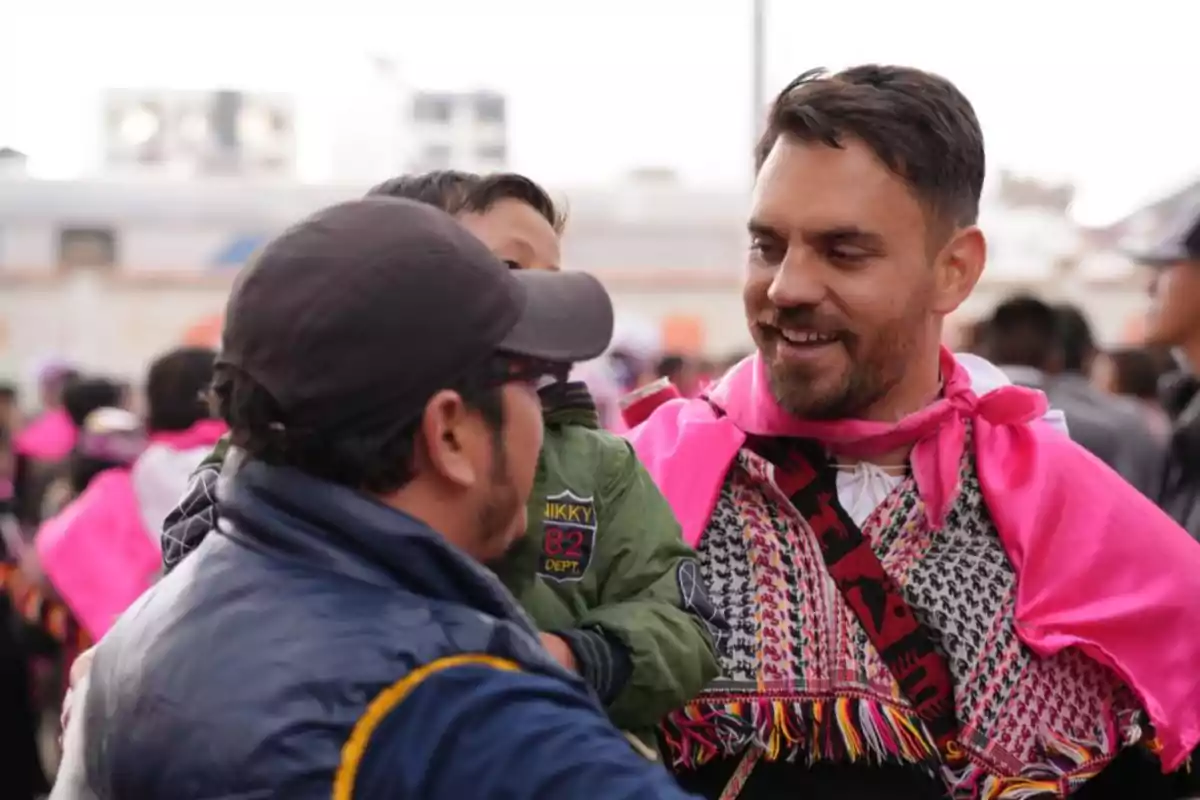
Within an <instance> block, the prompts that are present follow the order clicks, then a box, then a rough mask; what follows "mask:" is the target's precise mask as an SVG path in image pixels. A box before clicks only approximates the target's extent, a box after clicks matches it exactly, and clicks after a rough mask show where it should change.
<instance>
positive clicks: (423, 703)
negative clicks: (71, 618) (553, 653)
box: [61, 462, 683, 800]
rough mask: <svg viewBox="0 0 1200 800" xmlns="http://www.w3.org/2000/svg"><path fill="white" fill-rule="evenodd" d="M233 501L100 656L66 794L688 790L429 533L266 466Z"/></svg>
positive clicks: (151, 796)
mask: <svg viewBox="0 0 1200 800" xmlns="http://www.w3.org/2000/svg"><path fill="white" fill-rule="evenodd" d="M218 494H219V499H220V504H221V512H222V513H221V517H222V518H221V525H220V528H219V529H218V530H217V531H214V532H213V533H212V535H209V536H207V537H205V538H204V541H203V543H202V544H201V545H200V547H199V548H198V549H197V550H196V551H195V552H194V553H192V554H191V555H190V556H189V557H188V558H187V559H186V560H184V561H183V562H182V563H181V564H180V565H179V567H178V568H177V569H175V570H173V571H172V572H171V573H170V574H169V575H168V576H166V577H165V578H164V579H163V580H162V581H160V582H159V583H158V585H157V586H156V587H155V588H153V589H152V590H151V591H149V592H148V593H147V594H146V595H144V596H143V597H142V598H141V599H140V600H139V601H138V603H137V604H135V605H134V606H133V608H131V609H130V610H129V612H127V613H126V614H125V615H123V616H122V617H121V619H120V620H119V621H118V622H117V624H116V626H115V627H114V628H113V629H112V630H111V631H110V633H109V634H108V635H107V636H106V637H105V638H104V640H103V642H102V643H101V644H100V645H99V647H98V648H97V651H96V656H95V661H94V662H93V666H92V670H91V674H90V679H89V680H90V683H89V686H88V687H87V695H86V698H85V700H84V704H83V708H82V709H80V711H78V712H77V714H78V719H81V720H82V722H81V723H80V724H81V725H82V726H83V728H82V741H83V743H84V744H83V746H82V747H80V748H79V752H83V753H86V757H85V758H84V759H83V760H84V763H85V769H84V772H85V776H84V777H85V780H83V781H80V780H79V776H78V775H75V776H72V775H67V776H64V777H63V778H61V780H65V781H67V782H68V784H74V783H86V785H87V786H88V787H90V791H91V792H92V794H91V795H90V796H93V797H98V798H101V800H110V799H111V800H191V799H192V798H195V800H200V799H201V798H204V800H212V799H215V798H229V799H230V800H232V799H233V798H267V797H280V798H289V800H293V798H294V799H295V800H305V799H306V798H313V799H314V800H315V798H322V800H325V798H329V797H331V796H332V797H334V798H335V800H348V799H349V798H352V797H353V798H366V799H367V800H374V799H375V798H378V799H379V800H384V798H387V800H393V799H402V798H413V799H414V800H416V799H417V798H420V799H421V800H443V799H444V800H462V798H464V797H478V798H488V797H496V798H499V797H512V798H524V797H528V798H534V797H562V798H593V797H596V798H608V797H613V798H631V800H632V798H635V797H637V798H642V797H649V798H658V797H662V798H681V797H683V795H682V794H681V793H680V792H679V790H678V789H677V788H676V787H675V786H674V784H673V782H672V781H671V779H670V778H669V776H668V775H667V774H666V772H665V771H664V770H663V769H662V767H660V766H657V765H654V764H650V763H648V762H646V761H645V760H644V759H642V758H640V757H639V756H638V755H637V754H636V753H635V752H634V751H633V750H632V749H631V748H630V747H629V745H628V743H627V742H626V741H625V739H624V738H623V737H622V736H621V735H620V734H619V733H618V732H617V731H616V730H615V729H613V728H612V727H611V726H610V725H609V724H608V723H607V721H606V720H605V719H604V716H603V713H602V711H601V709H600V707H599V705H598V704H596V702H595V701H594V699H593V698H591V697H590V695H589V693H588V690H587V688H586V686H585V684H584V683H583V682H582V681H581V680H579V679H578V678H576V677H574V676H572V675H570V674H569V673H567V672H566V671H565V670H563V669H562V668H560V667H559V666H558V665H557V664H555V663H554V662H553V661H552V660H551V659H550V658H549V656H548V655H547V654H546V653H545V651H544V650H543V649H542V647H541V646H540V644H539V643H538V640H537V635H536V631H535V630H534V628H533V626H532V625H531V623H530V622H529V620H528V618H527V617H526V616H525V614H524V612H523V611H521V609H520V608H519V607H518V606H517V604H516V603H515V602H514V600H513V598H512V597H511V595H509V594H508V592H506V591H505V590H504V589H503V587H502V586H501V585H500V583H499V582H498V581H497V580H496V579H495V578H494V576H493V575H492V574H491V573H490V572H488V571H487V570H486V569H483V568H482V567H480V566H479V565H478V564H476V563H475V562H473V561H471V560H470V559H468V558H466V557H465V556H464V555H463V554H461V553H460V552H458V551H457V550H455V549H454V548H453V547H451V546H449V545H448V544H447V543H446V542H445V540H443V539H442V538H441V537H440V536H439V535H438V534H437V533H435V532H434V531H432V530H431V529H430V528H428V527H427V526H425V525H424V524H423V523H421V522H420V521H418V520H416V519H414V518H412V517H409V516H407V515H405V514H402V513H400V512H398V511H395V510H393V509H391V508H389V507H386V506H384V505H381V504H379V503H377V502H375V501H374V500H372V499H370V498H368V497H366V496H365V495H362V494H359V493H357V492H354V491H351V490H349V489H345V488H341V487H337V486H334V485H331V484H328V483H324V482H321V481H317V480H314V479H312V478H309V477H307V476H304V475H301V474H299V473H297V472H295V471H294V470H289V469H281V468H273V467H268V466H266V465H263V464H261V463H255V462H249V463H246V464H244V465H242V466H241V467H240V468H239V469H238V470H237V471H236V472H235V473H234V474H233V475H232V476H231V477H229V478H227V479H222V482H221V485H220V487H219V490H218ZM73 724H74V721H73ZM70 736H71V733H70V732H69V733H68V737H70ZM76 796H77V797H87V796H89V795H88V794H86V793H80V794H77V795H76Z"/></svg>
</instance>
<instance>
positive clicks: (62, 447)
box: [13, 361, 79, 528]
mask: <svg viewBox="0 0 1200 800" xmlns="http://www.w3.org/2000/svg"><path fill="white" fill-rule="evenodd" d="M78 378H79V373H78V372H77V371H76V370H75V369H74V368H73V367H71V366H69V365H67V364H66V363H63V362H59V361H52V362H50V363H48V364H46V365H45V366H43V367H42V368H41V369H40V370H39V371H38V403H39V406H38V409H37V411H36V412H35V413H34V415H33V416H32V418H31V419H30V420H28V421H27V423H26V424H24V425H23V426H22V427H21V429H20V430H18V431H17V432H16V438H15V439H14V441H13V452H14V455H15V463H14V466H13V498H14V504H15V513H16V516H17V519H18V521H19V522H21V524H22V525H24V526H26V527H28V528H33V527H35V526H36V525H37V523H38V522H39V520H40V519H41V501H42V496H43V495H44V494H45V491H46V487H47V486H48V485H49V484H50V482H51V481H52V480H53V479H54V473H55V472H56V470H57V468H58V466H59V464H60V463H61V462H62V461H63V459H65V458H66V457H67V456H68V455H69V454H70V452H71V448H72V447H74V446H75V437H76V436H77V435H78V422H76V421H73V420H72V419H71V416H70V415H69V414H68V413H67V411H66V409H65V408H64V407H63V402H62V401H63V393H64V392H65V390H66V388H67V387H68V386H69V385H71V384H72V383H74V382H75V381H76V380H78Z"/></svg>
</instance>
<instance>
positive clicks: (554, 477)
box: [163, 383, 723, 744]
mask: <svg viewBox="0 0 1200 800" xmlns="http://www.w3.org/2000/svg"><path fill="white" fill-rule="evenodd" d="M543 402H544V404H545V407H546V411H545V438H544V444H543V446H542V454H541V458H540V459H539V461H538V471H537V477H536V481H535V484H534V488H533V492H532V494H531V496H530V501H529V528H528V529H527V531H526V536H525V538H524V539H522V540H520V541H519V542H518V543H517V544H516V545H515V546H514V548H513V550H512V551H511V552H510V553H509V555H508V556H507V557H506V558H505V559H504V560H503V561H501V562H500V563H498V564H495V565H493V566H494V569H495V571H496V573H497V574H498V575H499V576H500V579H501V580H502V581H503V583H504V585H505V586H506V587H508V589H509V590H510V591H511V592H512V593H513V594H514V595H515V596H516V597H517V599H518V600H520V602H521V604H522V605H523V606H524V607H525V610H526V611H527V612H528V613H529V614H530V616H532V617H533V620H534V622H535V624H536V625H537V627H538V628H539V629H540V630H544V631H549V632H553V633H556V634H558V635H560V636H562V637H563V638H564V639H565V640H566V641H567V642H568V644H569V645H570V646H571V649H572V652H573V654H574V655H575V658H576V661H577V663H578V665H579V668H580V672H581V673H582V674H583V676H584V678H585V679H586V680H587V681H588V683H589V684H590V685H591V686H592V687H593V688H594V689H595V690H596V692H597V693H598V694H599V696H600V698H601V700H602V702H603V703H604V704H605V706H606V707H607V708H608V710H609V714H610V716H611V718H612V720H613V722H614V723H616V724H617V725H618V726H619V727H621V728H623V729H625V730H627V731H631V732H634V733H636V734H637V735H638V736H639V738H640V739H641V740H642V741H643V742H644V743H646V744H652V743H653V741H654V739H653V732H652V729H653V727H654V726H655V725H656V724H657V723H658V721H659V720H660V719H662V717H664V716H665V715H666V714H667V713H668V712H669V711H672V710H673V709H676V708H678V707H680V706H682V705H683V704H684V703H686V702H687V701H688V700H690V699H691V698H692V697H694V696H695V695H696V694H697V693H699V691H700V690H701V689H702V688H703V687H704V686H705V685H707V684H708V682H709V681H711V680H712V679H713V678H715V677H716V676H717V674H718V672H719V667H718V665H717V660H716V654H715V652H714V650H713V646H712V639H711V637H710V635H709V632H708V626H709V625H716V626H720V625H722V624H723V623H722V622H721V621H720V620H719V619H718V618H717V615H716V612H715V609H714V608H713V607H712V604H711V602H710V601H709V599H708V594H707V592H706V591H705V589H704V587H703V585H693V584H692V582H689V578H690V576H691V575H694V574H696V573H698V570H697V569H696V561H695V559H696V555H695V552H694V551H693V550H692V549H691V548H690V547H688V546H687V545H686V544H685V543H684V542H683V539H682V536H681V534H680V529H679V523H678V522H677V521H676V520H675V516H674V514H673V513H672V511H671V509H670V506H668V505H667V502H666V500H665V499H664V498H663V496H662V493H661V492H660V491H659V490H658V488H657V487H656V486H655V485H654V481H653V480H652V479H651V478H650V476H649V474H648V473H647V472H646V469H645V467H643V466H642V465H641V463H640V462H639V461H638V459H637V456H635V455H634V453H633V451H632V449H631V448H630V446H629V443H628V442H626V441H625V440H624V439H622V438H620V437H618V436H614V435H613V434H611V433H608V432H607V431H604V430H602V429H600V427H599V418H598V416H597V413H596V407H595V404H594V402H593V401H592V398H591V396H590V395H589V394H588V392H587V389H586V388H585V387H584V386H583V384H580V383H570V384H564V385H559V386H557V387H555V391H553V392H543ZM224 455H225V450H224V448H219V449H218V451H215V452H214V454H213V456H212V457H210V458H209V459H208V460H206V463H205V465H203V466H202V467H201V470H200V472H199V473H198V474H197V477H196V479H195V480H194V481H193V483H192V486H191V488H190V489H189V491H188V494H187V495H186V496H185V497H184V499H183V501H182V502H181V503H180V505H179V507H178V508H177V509H176V511H174V512H173V513H172V514H171V516H169V517H168V518H167V525H166V529H165V531H164V534H163V557H164V560H165V563H166V565H167V567H168V568H170V567H172V566H173V565H174V564H176V563H178V562H179V561H180V560H182V558H183V557H184V555H186V553H187V552H188V550H189V549H190V548H191V547H194V546H195V544H196V543H197V542H198V541H199V540H200V539H201V538H203V536H204V534H205V533H206V532H207V531H208V530H209V529H210V528H211V527H212V524H213V518H214V515H215V497H214V492H213V488H212V487H213V486H214V485H215V483H216V479H217V475H218V473H219V470H220V467H221V463H222V460H223V459H224ZM685 586H686V588H687V589H688V591H687V592H686V595H685V592H684V591H683V587H685Z"/></svg>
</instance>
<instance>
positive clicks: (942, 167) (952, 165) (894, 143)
mask: <svg viewBox="0 0 1200 800" xmlns="http://www.w3.org/2000/svg"><path fill="white" fill-rule="evenodd" d="M784 135H786V136H790V137H792V138H795V139H798V140H800V141H803V142H820V143H822V144H825V145H828V146H829V147H838V148H840V147H844V146H845V143H846V140H847V139H857V140H859V141H861V142H863V143H864V144H866V146H867V147H869V148H870V149H871V151H872V152H873V153H874V154H875V156H876V157H877V158H878V159H879V160H880V161H881V162H883V164H884V165H886V166H887V168H888V169H889V170H891V171H892V172H893V173H894V174H896V175H898V176H899V177H900V178H902V179H903V180H904V181H905V182H906V183H907V184H908V185H909V187H910V188H911V189H912V191H913V193H914V194H915V195H916V196H917V198H919V199H920V201H921V202H922V204H923V205H924V206H925V207H926V208H927V209H928V210H929V211H931V212H932V213H933V214H934V215H935V217H937V218H938V219H939V220H941V221H942V222H943V223H951V224H952V225H970V224H974V222H975V221H976V218H977V217H978V215H979V195H980V193H981V192H982V191H983V175H984V171H985V166H986V165H985V159H984V151H983V132H982V130H981V129H980V127H979V120H978V118H977V117H976V116H975V109H974V108H972V106H971V103H970V101H968V100H967V98H966V97H965V96H964V95H963V93H962V92H960V91H959V90H958V88H957V87H956V86H955V85H954V84H953V83H951V82H950V81H948V80H946V79H945V78H943V77H941V76H939V75H934V74H932V73H929V72H924V71H922V70H919V69H914V68H912V67H896V66H882V65H878V64H866V65H863V66H858V67H852V68H850V69H847V70H844V71H842V72H839V73H837V74H835V75H830V74H829V73H828V72H827V71H826V70H823V69H813V70H809V71H808V72H805V73H803V74H802V75H800V76H799V77H797V78H796V79H795V80H793V81H792V82H791V83H789V84H788V85H787V86H786V87H784V89H783V91H781V92H780V93H779V95H778V96H777V97H776V98H775V102H774V103H773V104H772V106H771V110H770V112H769V113H768V116H767V125H766V130H765V132H764V133H763V135H762V138H761V139H760V140H759V143H758V147H757V149H756V152H755V162H756V164H757V166H758V167H759V168H761V167H762V165H763V162H764V161H765V160H766V158H767V156H768V155H769V154H770V152H771V149H772V148H773V147H774V146H775V142H776V141H777V140H778V139H779V137H781V136H784Z"/></svg>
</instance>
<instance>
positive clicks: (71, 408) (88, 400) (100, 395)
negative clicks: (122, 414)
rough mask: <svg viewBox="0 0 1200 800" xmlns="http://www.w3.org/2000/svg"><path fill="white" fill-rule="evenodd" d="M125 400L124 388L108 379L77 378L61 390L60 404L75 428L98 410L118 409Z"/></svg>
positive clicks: (81, 425) (80, 425)
mask: <svg viewBox="0 0 1200 800" xmlns="http://www.w3.org/2000/svg"><path fill="white" fill-rule="evenodd" d="M124 400H125V387H124V386H122V385H121V384H120V383H118V382H117V381H113V380H109V379H108V378H79V379H77V380H74V381H72V382H70V383H68V384H67V385H66V387H65V388H64V389H63V395H62V404H63V408H64V409H65V410H66V412H67V415H68V416H69V417H70V418H71V422H73V423H74V424H75V427H76V428H82V427H83V423H84V420H86V419H87V418H88V414H91V413H92V412H93V411H95V410H96V409H98V408H119V407H121V406H122V405H123V403H124Z"/></svg>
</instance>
